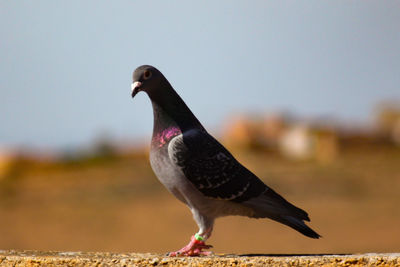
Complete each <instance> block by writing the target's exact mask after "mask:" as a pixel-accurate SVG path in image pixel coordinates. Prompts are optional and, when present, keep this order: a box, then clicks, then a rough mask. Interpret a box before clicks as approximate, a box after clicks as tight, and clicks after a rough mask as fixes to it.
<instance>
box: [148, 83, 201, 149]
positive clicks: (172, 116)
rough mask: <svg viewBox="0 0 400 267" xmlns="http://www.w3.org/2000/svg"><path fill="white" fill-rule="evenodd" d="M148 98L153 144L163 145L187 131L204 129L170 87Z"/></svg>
mask: <svg viewBox="0 0 400 267" xmlns="http://www.w3.org/2000/svg"><path fill="white" fill-rule="evenodd" d="M149 96H150V99H151V102H152V105H153V113H154V126H153V142H157V143H160V144H163V143H166V142H168V141H169V140H170V139H171V138H173V137H174V136H176V135H178V134H181V133H183V132H185V131H187V130H190V129H196V128H197V129H204V128H203V126H202V125H201V123H200V122H199V120H198V119H197V118H196V117H195V116H194V114H193V113H192V111H191V110H190V109H189V108H188V107H187V105H186V104H185V102H184V101H183V100H182V98H181V97H180V96H179V95H178V94H177V93H176V92H175V90H174V89H173V88H172V87H171V88H168V89H166V90H165V91H164V92H163V94H158V95H154V96H153V95H151V94H149Z"/></svg>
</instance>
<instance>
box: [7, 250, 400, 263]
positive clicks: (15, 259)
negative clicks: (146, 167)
mask: <svg viewBox="0 0 400 267" xmlns="http://www.w3.org/2000/svg"><path fill="white" fill-rule="evenodd" d="M186 265H189V266H265V265H273V266H300V265H301V266H311V265H314V266H320V265H323V266H400V253H392V254H355V255H303V256H300V255H215V256H211V257H193V258H188V257H182V258H171V257H166V256H165V255H160V254H142V253H127V254H117V253H107V252H103V253H83V252H39V251H12V250H10V251H0V266H186Z"/></svg>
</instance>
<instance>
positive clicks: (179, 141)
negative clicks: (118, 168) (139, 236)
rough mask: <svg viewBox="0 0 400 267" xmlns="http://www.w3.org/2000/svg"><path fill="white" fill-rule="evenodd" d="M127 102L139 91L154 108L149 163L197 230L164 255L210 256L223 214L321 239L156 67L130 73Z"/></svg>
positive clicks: (304, 215)
mask: <svg viewBox="0 0 400 267" xmlns="http://www.w3.org/2000/svg"><path fill="white" fill-rule="evenodd" d="M131 89H132V94H131V95H132V98H133V97H134V96H135V95H136V94H137V93H139V92H141V91H144V92H146V93H147V95H148V96H149V97H150V100H151V103H152V106H153V115H154V124H153V136H152V139H151V148H150V164H151V167H152V169H153V171H154V173H155V174H156V176H157V178H158V179H159V180H160V182H161V183H162V184H163V185H164V186H165V187H166V188H167V189H168V191H170V192H171V193H172V194H173V195H174V196H175V197H176V198H177V199H178V200H180V201H182V202H183V203H184V204H186V205H187V206H188V207H189V209H190V210H191V212H192V214H193V218H194V220H195V221H196V223H197V225H198V227H199V231H198V232H197V233H196V234H194V235H193V236H192V237H191V239H190V242H189V243H188V244H187V245H186V246H185V247H183V248H182V249H180V250H178V251H175V252H170V253H169V256H202V255H210V254H211V253H212V252H211V251H209V250H208V249H210V248H211V247H212V246H211V245H206V244H205V241H206V240H207V239H208V238H209V237H210V236H211V233H212V230H213V225H214V221H215V219H216V218H218V217H222V216H228V215H239V216H247V217H250V218H269V219H272V220H274V221H277V222H280V223H282V224H285V225H287V226H289V227H291V228H293V229H295V230H297V231H298V232H300V233H302V234H303V235H305V236H308V237H310V238H316V239H317V238H319V237H320V235H319V234H317V233H316V232H315V231H314V230H312V229H311V228H310V227H308V226H307V225H306V224H305V223H304V221H310V219H309V217H308V214H307V213H306V212H305V211H304V210H302V209H300V208H298V207H296V206H294V205H292V204H291V203H289V202H288V201H287V200H286V199H284V198H283V197H282V196H280V195H279V194H278V193H276V192H275V191H274V190H273V189H272V188H270V187H268V186H267V185H265V184H264V183H263V182H262V181H261V180H260V179H259V178H258V177H257V176H256V175H255V174H253V173H252V172H251V171H249V170H248V169H247V168H246V167H244V166H243V165H242V164H240V163H239V162H238V161H237V160H236V159H235V158H234V157H233V156H232V154H231V153H230V152H229V151H228V150H227V149H226V148H225V147H224V146H223V145H222V144H220V143H219V142H218V141H217V140H216V139H215V138H214V137H212V136H211V135H210V134H209V133H208V132H207V131H206V129H205V128H204V127H203V125H202V124H201V123H200V121H199V120H198V119H197V118H196V117H195V115H194V114H193V113H192V112H191V110H190V109H189V108H188V106H187V105H186V104H185V102H184V101H183V100H182V98H181V97H180V96H179V95H178V94H177V93H176V91H175V90H174V89H173V87H172V86H171V84H170V83H169V82H168V80H167V79H166V78H165V77H164V75H163V74H162V73H161V72H160V71H159V70H158V69H156V68H155V67H153V66H150V65H143V66H140V67H138V68H137V69H136V70H135V71H134V72H133V83H132V85H131Z"/></svg>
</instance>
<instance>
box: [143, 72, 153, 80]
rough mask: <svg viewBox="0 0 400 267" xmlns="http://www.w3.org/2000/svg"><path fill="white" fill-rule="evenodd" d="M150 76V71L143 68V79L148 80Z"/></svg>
mask: <svg viewBox="0 0 400 267" xmlns="http://www.w3.org/2000/svg"><path fill="white" fill-rule="evenodd" d="M150 77H151V71H149V70H145V71H144V72H143V79H145V80H148V79H149V78H150Z"/></svg>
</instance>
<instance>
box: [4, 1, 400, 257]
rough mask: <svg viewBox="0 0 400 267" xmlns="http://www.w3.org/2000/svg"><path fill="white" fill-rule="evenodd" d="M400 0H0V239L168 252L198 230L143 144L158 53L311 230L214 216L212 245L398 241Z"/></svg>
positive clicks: (169, 73)
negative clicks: (142, 77)
mask: <svg viewBox="0 0 400 267" xmlns="http://www.w3.org/2000/svg"><path fill="white" fill-rule="evenodd" d="M399 25H400V2H398V1H346V2H341V1H339V2H338V1H307V2H297V1H252V2H251V3H249V2H247V1H218V2H216V1H205V2H202V3H195V2H187V1H168V2H140V3H139V2H134V1H122V0H121V1H115V2H113V3H110V2H108V1H68V2H64V1H63V2H61V1H46V0H42V1H22V0H21V1H0V34H1V42H0V73H1V74H0V122H1V127H0V249H36V250H70V251H80V250H82V251H115V252H128V251H130V252H168V251H171V250H176V249H179V248H180V247H182V246H183V245H184V244H186V242H188V240H189V238H190V236H191V235H192V234H193V233H195V232H196V231H197V226H196V224H195V223H194V221H193V219H192V217H191V213H190V211H189V209H187V208H186V207H185V206H184V205H183V204H181V203H180V202H178V200H176V199H175V198H174V197H173V196H172V195H170V194H169V193H168V192H167V191H166V189H164V187H163V186H162V185H161V184H160V183H159V182H158V180H157V179H156V177H155V176H154V174H153V172H152V170H151V168H150V165H149V161H148V147H149V142H150V137H151V132H152V119H153V118H152V110H151V105H150V101H149V100H148V97H147V96H146V95H145V94H139V95H138V96H137V97H136V98H135V99H134V100H132V99H131V97H130V83H131V74H132V71H133V70H134V69H135V68H136V67H137V66H139V65H142V64H151V65H154V66H156V67H157V68H158V69H160V70H161V71H162V72H163V73H164V75H165V76H166V77H167V78H168V79H169V81H170V82H171V84H172V85H173V86H174V88H175V89H176V90H177V91H178V93H179V94H180V95H181V96H182V98H183V99H184V100H185V101H186V103H187V104H188V106H189V107H191V109H192V111H193V112H194V113H195V114H196V115H197V117H198V118H199V119H200V121H202V123H203V125H204V126H205V127H206V128H207V129H208V130H209V132H210V133H212V134H213V135H215V136H216V137H217V139H218V140H220V141H221V142H222V143H223V144H224V145H226V146H227V147H228V148H229V149H230V150H231V151H232V153H233V154H234V155H235V156H236V157H237V159H238V160H239V161H241V162H242V163H243V164H244V165H245V166H247V167H248V168H249V169H250V170H252V171H253V172H254V173H256V174H257V175H258V176H259V177H260V178H261V179H262V180H263V181H265V182H266V183H267V184H268V185H270V186H271V187H272V188H274V189H275V190H276V191H278V192H279V193H281V194H282V195H284V196H285V197H286V198H287V199H288V200H289V201H291V202H293V203H294V204H296V205H297V206H299V207H301V208H303V209H305V210H306V211H307V212H308V213H309V214H310V217H311V219H312V221H311V226H312V228H314V229H315V230H316V231H317V232H318V233H320V234H321V235H322V236H323V238H322V239H320V240H311V239H308V238H306V237H303V236H301V235H300V234H298V233H296V232H295V231H293V230H291V229H289V228H287V227H285V226H282V225H280V224H278V223H275V222H272V221H269V220H254V219H253V220H250V219H247V218H240V217H226V218H222V219H219V220H217V223H216V226H215V228H214V234H213V236H212V238H211V239H210V241H209V242H210V243H211V244H212V245H214V251H215V252H219V253H351V252H391V251H399V248H400V238H399V237H400V227H399V225H400V212H399V211H400V210H399V206H400V31H399Z"/></svg>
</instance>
